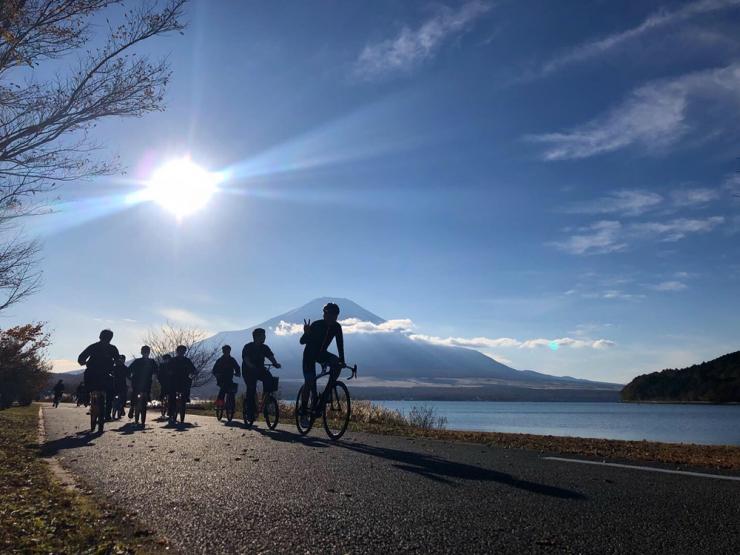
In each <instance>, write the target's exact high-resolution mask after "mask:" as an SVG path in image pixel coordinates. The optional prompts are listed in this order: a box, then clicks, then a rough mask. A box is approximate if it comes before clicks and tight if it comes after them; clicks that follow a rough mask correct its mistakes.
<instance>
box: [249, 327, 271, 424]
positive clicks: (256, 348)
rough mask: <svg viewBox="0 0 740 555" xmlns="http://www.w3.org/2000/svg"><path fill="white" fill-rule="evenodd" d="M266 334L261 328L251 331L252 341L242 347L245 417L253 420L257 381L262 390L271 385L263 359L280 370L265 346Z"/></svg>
mask: <svg viewBox="0 0 740 555" xmlns="http://www.w3.org/2000/svg"><path fill="white" fill-rule="evenodd" d="M266 338H267V334H266V333H265V330H264V329H262V328H255V330H254V331H252V341H251V342H250V343H247V344H246V345H244V348H243V349H242V375H243V376H244V385H246V386H247V393H246V397H245V400H246V403H247V407H246V408H247V415H248V417H249V418H250V420H251V419H253V418H254V411H255V409H256V407H255V405H254V399H255V395H256V393H257V380H262V389H263V391H264V388H265V385H266V384H268V383H270V384H272V374H271V373H270V372H269V371H268V370H266V369H265V359H268V360H269V361H270V362H271V363H272V365H273V366H274V367H275V368H280V364H279V363H278V361H277V360H275V355H274V354H273V353H272V350H271V349H270V347H268V346H267V345H265V339H266Z"/></svg>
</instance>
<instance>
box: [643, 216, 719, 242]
mask: <svg viewBox="0 0 740 555" xmlns="http://www.w3.org/2000/svg"><path fill="white" fill-rule="evenodd" d="M724 221H725V218H724V217H723V216H712V217H710V218H704V219H690V218H678V219H675V220H671V221H668V222H642V223H635V224H632V226H631V227H630V233H632V234H633V235H637V236H643V237H645V236H654V237H657V238H658V239H659V240H660V241H668V242H673V241H678V240H680V239H683V238H684V237H686V236H687V235H690V234H692V233H707V232H709V231H712V230H713V229H714V228H716V227H717V226H718V225H720V224H722V223H723V222H724Z"/></svg>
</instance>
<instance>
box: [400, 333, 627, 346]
mask: <svg viewBox="0 0 740 555" xmlns="http://www.w3.org/2000/svg"><path fill="white" fill-rule="evenodd" d="M409 338H410V339H412V340H414V341H423V342H425V343H431V344H433V345H441V346H445V347H469V348H473V349H498V348H503V347H509V348H517V349H534V348H536V347H548V348H550V349H553V348H555V349H557V348H559V347H573V348H576V349H582V348H586V347H587V348H591V349H605V348H607V347H613V346H614V345H616V343H615V342H614V341H611V340H609V339H596V340H593V339H573V338H571V337H561V338H559V339H543V338H538V339H526V340H523V341H520V340H518V339H513V338H511V337H500V338H490V337H471V338H466V337H437V336H434V335H422V334H411V335H409Z"/></svg>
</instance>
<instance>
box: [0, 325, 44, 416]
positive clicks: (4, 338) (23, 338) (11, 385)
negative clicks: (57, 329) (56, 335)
mask: <svg viewBox="0 0 740 555" xmlns="http://www.w3.org/2000/svg"><path fill="white" fill-rule="evenodd" d="M48 346H49V334H48V333H46V332H45V331H44V324H43V323H34V324H26V325H24V326H16V327H14V328H8V329H0V408H7V407H9V406H10V405H11V404H12V403H13V402H14V401H17V402H18V403H20V404H22V405H27V404H29V403H30V402H31V401H33V400H34V399H35V398H36V397H37V396H38V395H39V393H40V392H41V390H42V389H43V388H44V387H45V386H46V383H47V380H48V378H49V369H50V365H49V363H48V362H47V361H46V348H47V347H48Z"/></svg>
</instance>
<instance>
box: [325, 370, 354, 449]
mask: <svg viewBox="0 0 740 555" xmlns="http://www.w3.org/2000/svg"><path fill="white" fill-rule="evenodd" d="M323 412H324V414H323V416H324V430H326V435H328V436H329V437H330V438H331V439H333V440H337V439H339V438H340V437H342V436H343V435H344V432H346V431H347V426H348V425H349V417H350V415H351V413H352V405H351V403H350V398H349V390H348V389H347V386H346V385H344V384H343V383H342V382H337V383H335V384H334V387H332V389H331V399H329V400H327V401H326V402H325V403H324V411H323Z"/></svg>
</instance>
